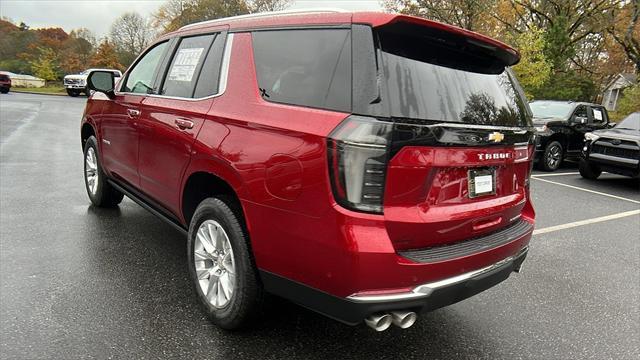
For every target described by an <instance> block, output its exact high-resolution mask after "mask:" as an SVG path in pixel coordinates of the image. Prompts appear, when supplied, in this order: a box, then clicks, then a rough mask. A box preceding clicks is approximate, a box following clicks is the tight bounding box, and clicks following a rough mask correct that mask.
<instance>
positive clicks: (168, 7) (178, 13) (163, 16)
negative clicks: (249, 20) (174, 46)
mask: <svg viewBox="0 0 640 360" xmlns="http://www.w3.org/2000/svg"><path fill="white" fill-rule="evenodd" d="M291 2H292V0H168V1H167V2H165V3H164V4H163V5H162V6H161V7H160V8H159V9H158V11H156V12H155V13H154V14H153V24H154V25H155V26H157V27H161V28H162V29H163V30H164V31H165V32H169V31H174V30H177V29H179V28H180V27H182V26H184V25H188V24H192V23H195V22H199V21H205V20H213V19H218V18H223V17H229V16H236V15H243V14H249V13H255V12H262V11H277V10H283V9H285V8H286V7H288V6H289V5H290V4H291Z"/></svg>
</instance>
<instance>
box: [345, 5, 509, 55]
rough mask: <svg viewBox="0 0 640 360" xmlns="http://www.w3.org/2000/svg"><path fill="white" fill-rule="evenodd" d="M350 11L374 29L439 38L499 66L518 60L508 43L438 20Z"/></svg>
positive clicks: (357, 19) (355, 19)
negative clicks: (498, 62) (488, 59)
mask: <svg viewBox="0 0 640 360" xmlns="http://www.w3.org/2000/svg"><path fill="white" fill-rule="evenodd" d="M372 15H374V14H373V13H354V16H353V22H354V23H357V22H365V23H369V24H371V25H372V26H373V27H374V28H375V29H376V30H378V31H385V32H389V33H395V34H397V35H400V34H404V35H411V36H417V37H425V38H426V37H429V38H431V39H433V38H439V40H440V41H441V42H443V43H447V42H450V46H456V47H460V46H462V47H463V48H464V49H467V50H470V51H472V52H475V53H478V54H484V55H486V56H491V57H493V58H495V59H497V60H499V61H500V63H502V65H503V66H505V67H506V66H513V65H516V64H517V63H518V62H519V61H520V54H519V53H518V51H517V50H515V49H514V48H512V47H510V46H509V45H507V44H505V43H502V42H500V41H498V40H495V39H492V38H490V37H488V36H485V35H482V34H478V33H476V32H473V31H469V30H465V29H462V28H459V27H456V26H452V25H447V24H443V23H441V22H437V21H432V20H427V19H423V18H419V17H415V16H409V15H398V14H380V13H375V16H372Z"/></svg>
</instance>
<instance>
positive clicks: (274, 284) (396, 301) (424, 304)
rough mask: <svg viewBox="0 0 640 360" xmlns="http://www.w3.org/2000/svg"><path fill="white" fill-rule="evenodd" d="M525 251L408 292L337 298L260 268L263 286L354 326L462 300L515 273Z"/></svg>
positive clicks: (523, 257) (432, 308) (526, 251)
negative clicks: (373, 317) (376, 317)
mask: <svg viewBox="0 0 640 360" xmlns="http://www.w3.org/2000/svg"><path fill="white" fill-rule="evenodd" d="M527 253H528V247H525V248H523V249H522V250H520V251H519V252H518V253H517V254H515V255H513V256H509V257H507V258H505V259H502V260H500V261H498V262H496V263H493V264H491V265H488V266H485V267H483V268H480V269H477V270H473V271H469V272H466V273H463V274H460V275H457V276H454V277H450V278H445V279H441V280H438V281H435V282H429V283H425V284H421V285H418V286H416V287H415V288H413V289H412V290H411V291H407V292H402V293H394V294H385V295H369V296H358V295H352V296H349V297H347V298H339V297H336V296H333V295H330V294H328V293H325V292H322V291H320V290H317V289H313V288H310V287H307V286H305V285H303V284H300V283H296V282H293V281H291V280H288V279H285V278H282V277H280V276H278V275H275V274H272V273H269V272H265V271H261V277H262V281H263V283H264V285H265V287H266V288H267V289H268V290H269V291H270V292H273V293H275V294H276V295H280V296H283V297H286V298H288V299H290V300H292V301H294V302H297V303H299V304H301V305H303V306H305V307H308V308H310V309H312V310H314V311H317V312H320V313H322V314H324V315H326V316H328V317H331V318H333V319H335V320H338V321H341V322H343V323H345V324H348V325H356V324H358V323H360V322H362V321H363V320H364V319H365V318H366V317H367V316H369V315H371V314H374V313H378V312H387V311H393V310H406V309H411V310H414V311H430V310H435V309H438V308H441V307H444V306H447V305H451V304H454V303H456V302H459V301H462V300H464V299H466V298H469V297H471V296H473V295H476V294H478V293H480V292H482V291H484V290H487V289H489V288H491V287H493V286H495V285H497V284H499V283H500V282H502V281H504V280H506V279H507V278H508V277H509V276H510V275H511V273H512V272H514V271H515V272H518V271H519V270H520V267H521V266H522V263H523V262H524V260H525V258H526V256H527Z"/></svg>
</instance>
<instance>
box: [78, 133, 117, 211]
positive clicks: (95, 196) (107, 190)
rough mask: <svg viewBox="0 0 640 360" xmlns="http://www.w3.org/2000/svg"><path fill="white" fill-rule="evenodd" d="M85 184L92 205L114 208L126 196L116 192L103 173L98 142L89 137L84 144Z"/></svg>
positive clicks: (93, 137)
mask: <svg viewBox="0 0 640 360" xmlns="http://www.w3.org/2000/svg"><path fill="white" fill-rule="evenodd" d="M84 184H85V187H86V188H87V195H89V199H90V200H91V203H92V204H93V205H95V206H98V207H112V206H116V205H118V204H120V202H122V199H123V198H124V194H123V193H121V192H120V191H118V190H116V189H115V188H114V187H113V186H111V184H109V182H107V177H106V175H105V174H104V172H103V171H102V166H101V165H100V159H99V158H98V141H97V140H96V138H95V136H91V137H89V139H87V142H86V143H85V144H84Z"/></svg>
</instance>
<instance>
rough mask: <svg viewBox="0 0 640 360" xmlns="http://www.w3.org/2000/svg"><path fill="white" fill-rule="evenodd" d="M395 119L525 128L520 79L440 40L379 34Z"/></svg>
mask: <svg viewBox="0 0 640 360" xmlns="http://www.w3.org/2000/svg"><path fill="white" fill-rule="evenodd" d="M378 36H379V42H380V45H379V48H380V53H381V58H382V62H383V74H384V79H385V85H386V88H387V94H386V96H385V94H383V95H382V101H384V102H386V103H387V107H388V109H389V113H390V116H391V117H395V118H407V119H420V120H431V121H447V122H460V123H469V124H478V125H503V126H526V125H528V123H529V120H528V112H527V109H526V106H527V104H526V103H525V102H524V101H523V100H524V99H523V96H522V92H521V90H520V88H519V86H518V85H517V82H516V80H515V77H514V76H513V74H512V73H511V71H510V70H508V69H506V68H505V67H504V66H502V67H500V66H498V65H497V64H498V62H497V60H495V59H492V58H491V57H490V56H488V55H487V56H484V57H483V56H482V54H480V55H479V54H476V53H473V54H472V53H470V54H468V55H465V53H464V52H463V51H462V50H460V49H458V48H453V47H450V46H448V45H447V44H446V43H445V42H444V41H439V40H438V39H437V38H431V37H418V36H413V35H411V34H402V35H399V34H386V33H383V32H381V33H379V34H378Z"/></svg>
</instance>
